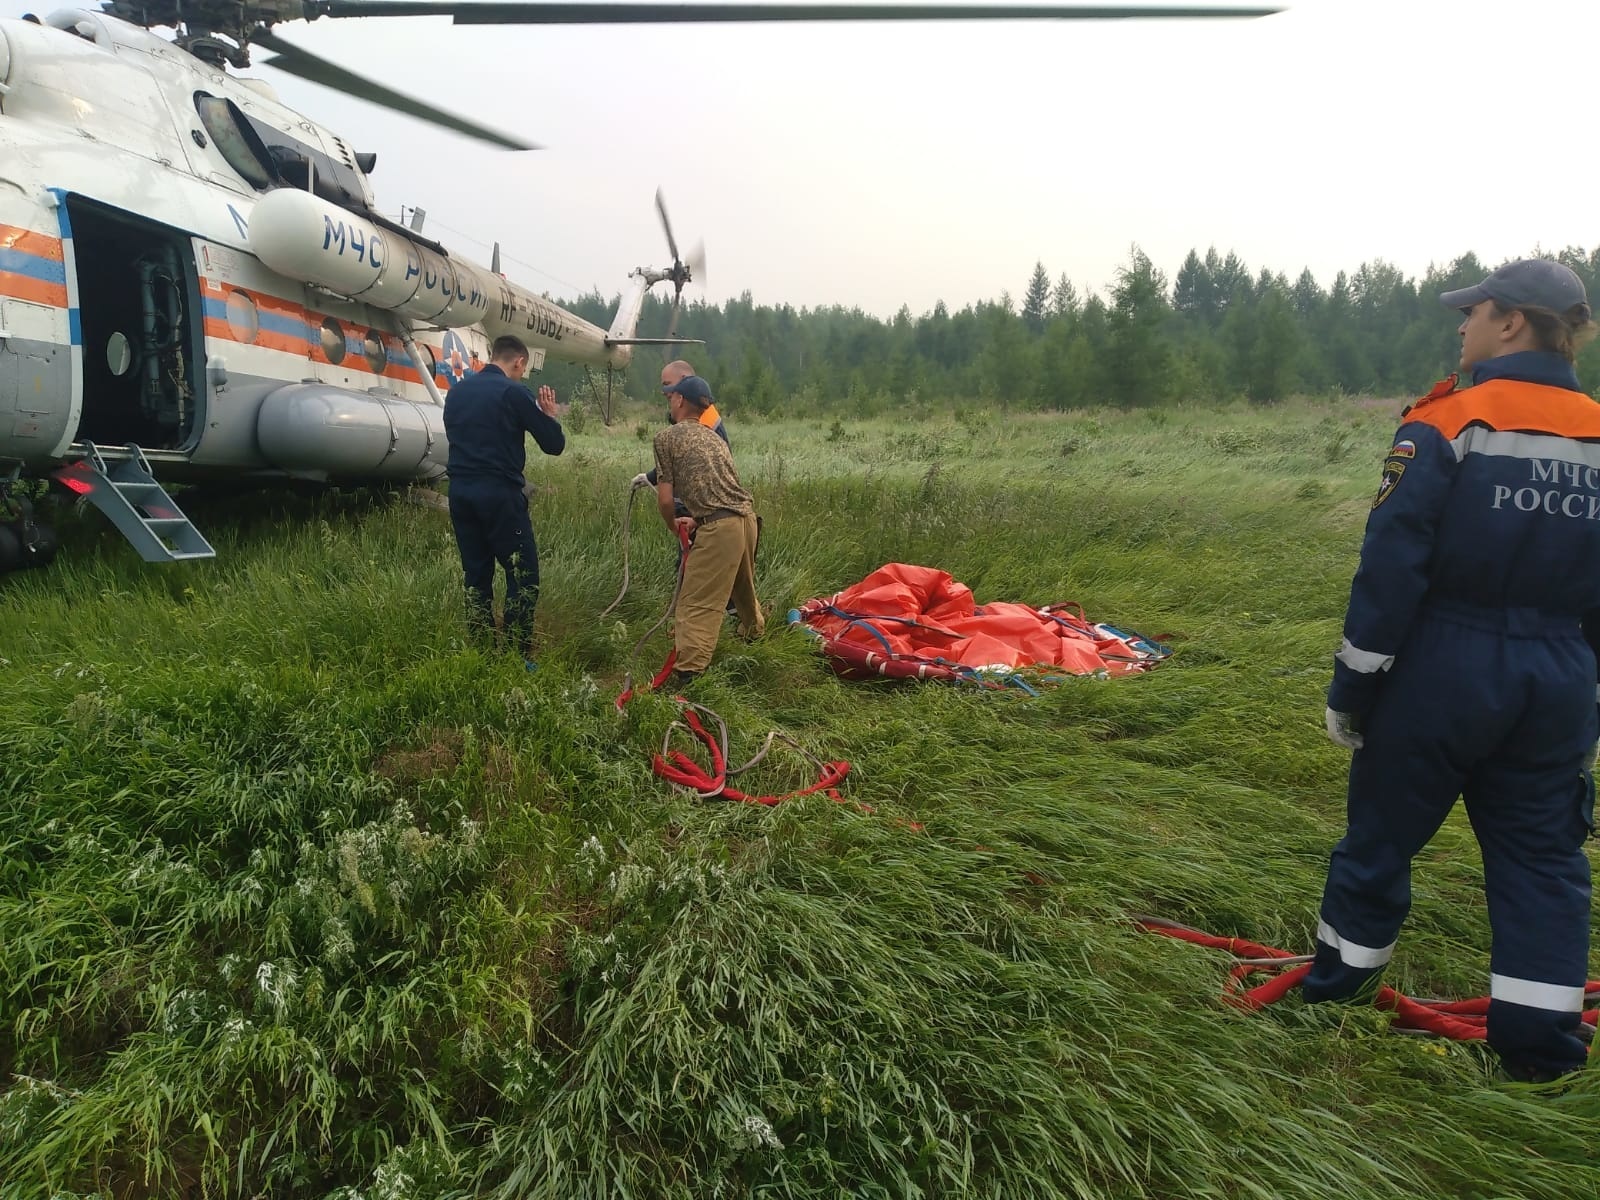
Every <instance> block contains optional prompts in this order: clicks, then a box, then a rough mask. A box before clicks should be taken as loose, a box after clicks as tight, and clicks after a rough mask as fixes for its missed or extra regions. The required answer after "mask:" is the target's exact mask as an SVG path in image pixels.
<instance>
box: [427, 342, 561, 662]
mask: <svg viewBox="0 0 1600 1200" xmlns="http://www.w3.org/2000/svg"><path fill="white" fill-rule="evenodd" d="M489 360H490V361H489V364H488V365H487V366H485V367H484V368H483V369H482V370H481V371H479V372H478V373H477V374H475V375H470V376H468V377H467V378H465V379H463V380H461V382H459V383H457V384H456V385H455V386H454V387H452V388H451V389H450V392H449V394H448V395H447V396H446V398H445V405H444V430H445V435H446V437H448V438H449V441H450V458H449V471H450V524H451V525H452V526H453V527H454V529H455V534H456V547H457V548H458V549H459V550H460V552H461V570H462V572H463V574H464V575H465V577H466V588H467V626H468V628H469V629H470V630H471V631H472V632H473V634H474V635H475V636H477V637H479V638H480V639H482V640H483V641H485V642H492V641H493V639H494V565H495V563H496V562H498V563H499V564H500V565H501V566H502V567H503V568H505V573H506V611H505V636H506V641H507V643H508V644H509V645H510V646H511V647H513V648H515V649H517V650H519V651H521V653H522V655H523V659H524V661H525V662H526V663H527V665H528V667H529V669H530V670H531V669H532V667H533V665H534V663H533V646H532V638H533V610H534V606H535V605H536V604H538V602H539V547H538V544H537V543H536V542H535V541H534V538H533V522H532V520H530V519H529V516H528V497H527V494H526V492H525V491H524V487H525V484H526V481H525V480H524V479H523V477H522V471H523V467H524V466H525V465H526V463H527V452H526V442H525V437H526V435H527V434H530V433H531V434H532V435H533V440H534V441H535V442H537V443H538V445H539V449H541V450H543V451H544V452H545V453H546V454H560V453H561V451H562V450H564V449H566V445H567V438H566V434H565V433H563V432H562V429H561V424H560V422H558V421H557V420H556V419H555V413H556V394H555V392H554V391H553V390H552V389H551V388H548V387H541V388H540V389H539V398H538V400H537V402H536V401H535V400H534V398H533V394H532V393H531V392H529V391H528V389H527V388H526V387H524V386H523V385H522V382H521V380H522V377H523V375H525V374H526V373H527V370H528V348H527V347H526V346H525V345H523V344H522V342H521V341H519V340H518V339H517V338H514V337H500V338H496V339H495V341H494V345H493V346H492V347H490V351H489Z"/></svg>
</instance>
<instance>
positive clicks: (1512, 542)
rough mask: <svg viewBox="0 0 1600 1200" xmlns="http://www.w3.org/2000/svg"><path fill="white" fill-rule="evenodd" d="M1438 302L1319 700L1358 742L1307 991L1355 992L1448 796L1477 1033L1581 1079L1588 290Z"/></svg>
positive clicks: (1590, 509)
mask: <svg viewBox="0 0 1600 1200" xmlns="http://www.w3.org/2000/svg"><path fill="white" fill-rule="evenodd" d="M1440 299H1441V300H1442V301H1443V302H1444V304H1445V305H1446V306H1447V307H1450V308H1454V309H1458V310H1459V311H1460V312H1461V313H1462V314H1464V318H1465V319H1464V320H1463V321H1462V322H1461V327H1460V330H1459V332H1460V334H1461V369H1462V370H1464V371H1470V372H1471V375H1472V384H1471V386H1469V387H1465V388H1460V389H1457V388H1456V387H1455V384H1456V377H1455V376H1452V377H1451V378H1450V379H1447V380H1445V381H1444V382H1442V383H1440V384H1439V385H1438V386H1436V387H1435V388H1434V389H1433V391H1432V392H1430V393H1429V394H1428V395H1427V396H1426V397H1424V398H1423V399H1422V400H1419V401H1418V402H1417V403H1416V404H1415V405H1413V406H1412V407H1410V408H1409V409H1407V410H1406V412H1405V414H1404V416H1405V423H1404V424H1402V425H1401V426H1400V429H1399V431H1398V432H1397V433H1396V435H1395V439H1394V446H1393V448H1392V449H1391V450H1390V451H1389V454H1388V457H1387V459H1386V461H1385V462H1384V466H1383V476H1382V481H1381V483H1380V485H1379V487H1378V491H1377V495H1376V496H1375V497H1374V498H1373V501H1372V511H1371V513H1370V514H1369V516H1368V519H1367V530H1366V537H1365V540H1364V541H1363V542H1362V545H1361V563H1360V567H1359V568H1358V569H1357V571H1356V575H1355V579H1354V581H1353V583H1352V584H1351V588H1350V605H1349V609H1348V611H1347V613H1346V616H1345V623H1344V641H1343V644H1342V645H1341V647H1340V649H1339V652H1338V654H1337V655H1336V656H1335V662H1334V669H1333V670H1334V673H1333V684H1332V686H1331V687H1330V688H1329V690H1328V706H1327V713H1326V723H1327V727H1328V734H1329V736H1330V737H1331V738H1332V739H1333V740H1334V741H1335V742H1337V743H1338V744H1339V745H1341V746H1345V747H1347V748H1349V749H1351V750H1353V751H1354V752H1355V753H1354V755H1353V757H1352V760H1351V765H1350V781H1349V790H1348V812H1347V820H1348V826H1347V830H1346V833H1345V836H1344V838H1343V840H1342V841H1340V842H1339V844H1338V846H1336V847H1335V848H1334V851H1333V855H1332V860H1331V862H1330V864H1329V868H1328V879H1327V885H1326V888H1325V890H1324V892H1323V897H1322V910H1321V920H1320V922H1319V924H1318V927H1317V953H1316V960H1315V962H1314V963H1313V964H1312V968H1311V971H1310V974H1309V975H1308V976H1307V977H1306V979H1305V981H1304V985H1303V987H1304V990H1303V995H1304V997H1305V999H1306V1000H1308V1001H1319V1000H1337V999H1343V998H1347V997H1352V996H1357V995H1366V994H1367V993H1369V992H1370V991H1372V990H1374V989H1375V988H1376V986H1377V976H1378V974H1379V972H1381V971H1382V969H1383V967H1384V965H1385V964H1386V963H1387V962H1388V961H1389V958H1390V956H1391V955H1392V954H1393V953H1394V947H1395V940H1396V938H1397V937H1398V935H1399V932H1400V926H1401V923H1402V922H1403V921H1404V920H1405V917H1406V913H1407V910H1408V909H1409V908H1410V905H1411V860H1412V858H1413V857H1414V856H1415V855H1416V854H1417V852H1418V851H1420V850H1421V849H1422V847H1423V846H1425V845H1426V844H1427V843H1428V841H1429V839H1431V838H1432V837H1433V835H1434V834H1435V833H1436V832H1437V831H1438V829H1439V826H1440V825H1441V824H1443V822H1444V820H1445V817H1446V816H1447V815H1448V814H1449V812H1450V809H1451V808H1452V807H1453V806H1454V804H1455V801H1456V797H1457V796H1461V797H1462V798H1463V799H1464V801H1465V803H1466V809H1467V816H1468V819H1469V820H1470V821H1471V822H1472V829H1473V832H1474V833H1475V834H1476V835H1477V838H1478V843H1479V845H1480V846H1481V847H1482V850H1483V869H1484V886H1485V891H1486V893H1487V899H1488V905H1489V923H1490V926H1491V928H1492V930H1493V948H1492V952H1491V961H1490V972H1491V974H1490V977H1489V990H1490V1001H1489V1018H1488V1040H1489V1045H1490V1046H1491V1047H1492V1048H1493V1049H1494V1050H1495V1051H1496V1052H1497V1053H1498V1054H1499V1056H1500V1061H1501V1064H1502V1067H1503V1068H1504V1070H1505V1072H1506V1074H1507V1075H1508V1076H1510V1077H1511V1078H1513V1079H1517V1080H1523V1081H1528V1082H1546V1081H1551V1080H1554V1079H1556V1078H1559V1077H1560V1076H1563V1075H1566V1074H1569V1073H1571V1072H1573V1071H1576V1070H1578V1069H1580V1068H1581V1067H1582V1066H1583V1065H1584V1062H1585V1050H1584V1044H1583V1042H1582V1040H1580V1038H1579V1036H1578V1028H1579V1023H1580V1019H1581V1014H1582V1011H1583V1005H1584V981H1585V979H1586V977H1587V970H1588V960H1589V862H1588V859H1587V858H1586V857H1585V855H1584V849H1583V844H1584V842H1585V840H1587V839H1588V837H1589V836H1590V835H1591V834H1592V833H1593V824H1594V784H1593V776H1592V771H1593V767H1594V759H1595V742H1596V738H1597V736H1600V719H1597V714H1596V700H1597V695H1600V693H1597V684H1596V675H1595V652H1594V649H1593V646H1594V644H1595V643H1597V642H1600V404H1596V403H1595V402H1594V401H1593V400H1591V399H1590V398H1589V397H1588V396H1586V395H1584V394H1583V393H1582V392H1581V391H1579V389H1578V378H1577V375H1576V373H1575V372H1574V370H1573V360H1574V355H1575V352H1576V349H1577V347H1578V346H1579V345H1580V344H1581V343H1582V342H1583V341H1584V340H1585V339H1586V337H1587V336H1588V335H1590V334H1591V333H1592V332H1593V325H1592V323H1591V320H1590V309H1589V302H1588V297H1587V296H1586V295H1585V293H1584V289H1583V284H1582V281H1581V280H1579V278H1578V277H1577V275H1575V274H1574V273H1573V272H1572V271H1570V270H1568V269H1567V268H1566V267H1564V266H1562V265H1560V264H1559V263H1555V262H1549V261H1544V260H1540V259H1529V260H1524V261H1521V262H1514V263H1510V264H1508V265H1506V266H1504V267H1501V268H1500V269H1499V270H1497V271H1495V272H1494V273H1493V274H1492V275H1490V276H1489V277H1488V278H1487V279H1485V280H1484V281H1483V282H1482V283H1480V284H1477V285H1475V286H1473V287H1468V288H1463V289H1461V290H1460V291H1455V292H1447V293H1445V294H1444V295H1443V296H1441V297H1440Z"/></svg>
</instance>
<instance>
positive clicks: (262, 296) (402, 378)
mask: <svg viewBox="0 0 1600 1200" xmlns="http://www.w3.org/2000/svg"><path fill="white" fill-rule="evenodd" d="M200 290H201V291H202V292H203V293H204V294H205V295H206V296H209V297H211V298H212V299H215V300H222V301H224V302H225V301H226V300H227V299H228V297H229V296H231V295H232V294H233V293H235V292H237V293H239V294H240V295H242V296H245V297H247V298H248V299H249V300H250V301H251V302H253V303H254V304H255V306H256V308H257V310H258V311H259V312H261V313H266V314H270V315H272V316H275V317H279V318H282V319H285V320H290V321H295V322H298V323H299V324H300V325H302V326H303V327H304V328H305V333H304V334H301V335H298V336H296V335H293V334H289V333H285V332H281V331H279V330H275V329H266V328H258V329H257V332H256V336H255V337H253V338H242V337H240V336H239V335H238V334H237V333H235V332H234V329H233V326H232V324H231V323H230V322H228V321H227V320H224V319H223V318H220V317H207V318H206V322H205V328H206V336H207V337H210V338H220V339H221V340H223V341H228V342H234V343H236V344H238V345H242V346H259V347H261V348H262V349H264V350H278V351H281V352H283V353H286V354H293V355H296V356H297V357H299V358H308V359H310V360H311V361H312V362H314V363H318V364H321V365H323V366H328V367H332V368H334V369H335V370H339V371H357V372H359V373H361V374H363V375H373V376H376V377H379V378H382V379H388V380H393V381H395V382H399V383H415V384H421V383H422V376H421V375H420V374H419V373H418V372H417V369H416V368H415V367H412V366H406V365H403V364H399V363H393V362H386V363H385V365H384V369H383V370H382V371H374V370H373V369H372V364H371V363H369V362H368V361H367V359H366V356H365V355H363V354H355V353H347V354H346V355H345V358H344V361H343V362H339V363H335V362H333V361H331V360H330V359H329V358H328V356H327V354H326V352H325V351H324V350H323V348H322V337H321V333H320V330H321V328H322V322H323V321H324V320H326V319H327V318H328V314H326V313H320V312H317V311H316V310H315V309H309V308H307V307H306V306H305V305H303V304H298V303H296V302H295V301H293V300H285V299H284V298H283V297H282V296H274V295H272V294H270V293H268V292H258V291H255V290H254V289H252V288H244V287H235V286H234V285H233V284H228V283H217V282H215V281H213V280H209V279H202V280H201V281H200ZM334 319H335V320H338V321H339V325H340V328H345V327H346V326H348V325H349V324H350V322H349V321H348V320H344V319H340V318H334ZM378 336H379V337H380V338H381V339H382V340H383V346H384V353H385V354H386V355H387V354H388V353H390V352H391V351H399V352H400V353H404V352H405V347H404V345H403V344H402V343H401V341H400V339H399V338H397V337H394V336H393V335H392V334H388V333H385V332H383V331H382V330H379V331H378ZM430 349H432V350H433V352H434V357H435V358H438V357H440V356H441V355H442V354H443V351H442V349H441V348H440V347H437V346H434V347H430Z"/></svg>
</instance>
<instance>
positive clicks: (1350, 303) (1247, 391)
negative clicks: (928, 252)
mask: <svg viewBox="0 0 1600 1200" xmlns="http://www.w3.org/2000/svg"><path fill="white" fill-rule="evenodd" d="M1535 253H1541V252H1538V251H1536V252H1535ZM1544 256H1545V257H1550V258H1555V259H1558V260H1559V261H1561V262H1564V263H1566V264H1567V265H1568V266H1570V267H1572V268H1573V270H1575V271H1576V272H1577V273H1578V274H1579V275H1580V276H1581V277H1582V278H1583V281H1584V284H1585V286H1586V287H1587V288H1588V289H1589V294H1590V295H1591V297H1592V296H1594V294H1595V285H1596V279H1597V276H1600V248H1597V249H1595V250H1593V251H1586V250H1583V249H1580V248H1578V247H1569V248H1568V249H1566V250H1563V251H1561V252H1560V253H1557V254H1545V255H1544ZM1490 269H1491V268H1490V267H1489V266H1486V265H1485V264H1484V263H1482V262H1481V261H1479V259H1478V258H1477V256H1476V255H1474V254H1470V253H1469V254H1466V255H1463V256H1462V257H1461V258H1459V259H1457V260H1456V261H1455V262H1453V263H1451V264H1449V265H1448V266H1447V267H1442V268H1441V267H1430V268H1429V269H1428V271H1427V272H1426V274H1424V275H1423V276H1422V277H1421V278H1420V279H1413V278H1410V277H1407V276H1406V275H1404V274H1403V273H1402V272H1400V271H1399V270H1397V269H1396V268H1395V267H1393V266H1391V265H1390V264H1388V263H1386V262H1383V261H1381V260H1379V261H1375V262H1370V263H1363V264H1362V265H1361V267H1360V268H1359V269H1358V270H1357V271H1355V272H1354V274H1347V273H1346V272H1343V271H1341V272H1339V274H1338V275H1337V276H1336V277H1335V278H1334V280H1333V281H1332V284H1331V285H1330V286H1328V287H1326V288H1324V287H1323V286H1322V285H1321V284H1320V283H1319V282H1318V281H1317V280H1316V279H1315V278H1314V277H1313V276H1312V274H1311V272H1310V271H1309V270H1307V271H1302V272H1301V273H1300V275H1299V276H1298V277H1297V278H1296V279H1294V280H1293V281H1291V280H1290V279H1289V278H1288V277H1287V276H1285V275H1283V274H1281V273H1276V274H1275V273H1273V272H1272V271H1270V270H1266V269H1263V270H1261V271H1259V272H1257V273H1252V272H1251V271H1250V269H1249V268H1248V267H1247V266H1246V265H1245V264H1244V262H1242V261H1241V260H1240V259H1239V258H1238V256H1237V255H1235V254H1232V253H1229V254H1226V255H1219V254H1218V253H1217V251H1216V250H1215V249H1211V250H1208V251H1207V252H1206V253H1205V254H1203V255H1202V254H1200V253H1198V252H1197V251H1190V253H1189V256H1188V257H1187V258H1186V259H1185V260H1184V262H1183V263H1182V265H1181V266H1180V267H1179V268H1178V271H1177V273H1176V275H1175V276H1173V277H1172V278H1171V280H1170V281H1169V279H1168V277H1167V275H1166V274H1165V272H1163V271H1161V270H1159V269H1158V268H1157V267H1156V266H1155V265H1154V264H1153V263H1152V262H1151V261H1150V259H1149V258H1148V257H1147V256H1146V255H1145V254H1144V253H1143V252H1142V251H1140V250H1139V249H1138V248H1137V247H1134V248H1133V250H1132V252H1131V253H1130V256H1129V259H1128V261H1127V263H1126V264H1124V265H1123V266H1121V267H1119V268H1118V270H1117V272H1116V279H1115V282H1114V283H1113V284H1112V285H1111V287H1110V288H1109V289H1108V291H1107V294H1106V295H1105V296H1104V297H1102V296H1101V295H1099V294H1098V293H1096V292H1094V291H1091V290H1087V289H1084V290H1080V289H1079V288H1078V287H1077V286H1076V285H1075V284H1074V283H1073V282H1072V281H1071V280H1069V279H1068V278H1067V277H1066V276H1065V275H1060V276H1058V277H1055V278H1053V279H1052V277H1051V275H1050V273H1049V272H1048V271H1047V270H1046V269H1045V266H1044V264H1043V263H1040V264H1038V265H1036V266H1035V268H1034V271H1033V274H1032V276H1031V277H1030V278H1029V279H1028V281H1027V282H1026V284H1025V285H1024V287H1023V289H1022V292H1021V295H1022V299H1021V302H1020V303H1018V302H1017V301H1016V300H1015V299H1014V298H1013V297H1012V296H1011V294H1010V293H1009V292H1008V293H1004V294H1002V295H1001V296H1000V298H999V299H998V300H992V301H984V302H980V303H978V304H973V305H969V306H967V307H965V308H963V309H961V310H959V311H957V312H951V311H949V310H948V309H947V308H946V307H945V305H944V304H943V302H940V303H939V304H936V305H935V306H934V307H933V310H932V311H931V312H927V313H924V314H922V315H921V316H913V315H912V314H911V312H910V310H909V309H907V308H902V309H901V310H900V312H899V313H898V314H896V316H895V317H894V318H893V319H892V320H889V321H884V320H882V319H880V318H877V317H874V316H869V315H867V314H865V313H863V312H861V311H860V310H859V309H847V308H842V307H828V308H814V309H795V308H793V307H791V306H789V305H786V304H785V305H776V306H772V305H758V304H756V303H755V302H754V301H753V300H752V298H751V296H750V294H749V293H748V292H747V293H745V294H744V295H743V296H741V297H740V298H739V299H737V300H730V301H728V302H727V303H726V304H722V305H708V304H705V303H694V304H687V305H686V306H685V308H684V311H683V313H682V314H681V316H680V318H679V322H678V332H679V333H681V334H683V335H684V336H688V337H696V338H702V339H704V340H705V343H706V344H705V345H704V346H686V347H684V348H683V350H682V353H683V356H684V357H687V358H689V359H690V360H691V361H692V362H693V363H694V364H695V367H696V369H697V370H699V371H700V372H701V373H702V374H703V375H705V376H706V377H707V378H709V379H710V380H711V382H712V386H713V388H714V389H715V390H716V393H717V396H718V399H719V401H720V402H722V403H723V404H725V405H727V406H728V407H730V408H733V407H742V408H747V409H754V410H756V411H760V412H778V411H781V410H783V409H785V408H787V407H790V406H791V405H793V404H795V403H801V404H805V405H807V406H814V407H821V408H826V409H828V410H830V411H850V412H856V413H859V414H862V415H871V414H874V413H880V412H884V411H887V410H889V409H892V408H895V407H899V406H902V405H905V404H908V403H914V402H916V401H918V400H948V399H960V398H970V399H972V400H975V401H979V402H983V403H987V404H993V405H995V406H996V407H999V408H1002V409H1033V410H1047V409H1066V408H1078V407H1083V406H1087V405H1095V404H1116V405H1122V406H1127V407H1133V406H1142V405H1162V404H1171V403H1175V402H1179V401H1195V400H1198V401H1207V400H1227V399H1235V398H1239V397H1243V398H1245V399H1248V400H1250V401H1253V402H1256V403H1261V404H1267V403H1272V402H1274V401H1277V400H1281V399H1284V398H1286V397H1288V396H1292V395H1296V394H1304V393H1313V394H1336V393H1340V392H1342V393H1347V394H1352V395H1360V394H1377V395H1385V396H1391V395H1392V396H1404V395H1411V394H1421V392H1422V391H1425V390H1426V389H1427V388H1428V386H1429V385H1431V384H1432V383H1433V381H1434V380H1436V379H1438V378H1441V377H1443V376H1444V375H1447V374H1449V373H1450V372H1451V371H1453V370H1454V369H1455V366H1456V360H1457V357H1458V352H1459V340H1458V338H1457V336H1456V332H1455V329H1456V324H1457V322H1456V320H1454V319H1453V318H1452V316H1451V314H1449V313H1448V312H1445V311H1444V310H1442V309H1441V308H1440V307H1439V303H1438V299H1437V297H1438V294H1439V293H1440V292H1442V291H1445V290H1448V289H1450V288H1455V287H1462V286H1465V285H1467V284H1470V283H1476V282H1477V281H1479V280H1480V279H1482V278H1483V277H1484V276H1485V275H1486V274H1487V273H1488V272H1489V270H1490ZM558 302H559V303H561V304H563V305H564V306H565V307H567V308H569V309H571V310H572V311H574V312H576V313H578V314H579V315H581V316H583V317H586V318H587V319H589V320H592V321H594V322H595V323H596V324H598V325H601V326H602V327H603V326H606V325H608V324H609V323H610V320H611V316H612V314H613V313H614V312H615V310H616V303H617V302H616V299H615V298H612V299H609V300H608V299H606V298H604V297H602V296H601V295H600V294H599V293H597V292H595V293H590V294H588V295H585V296H580V297H578V298H576V299H565V300H558ZM670 309H671V296H670V293H666V292H665V291H664V290H659V291H658V292H657V293H656V294H653V295H651V296H650V297H648V298H647V299H646V305H645V309H644V316H643V320H642V321H641V325H640V335H641V336H645V337H662V336H665V335H666V333H667V323H668V319H669V316H670ZM666 357H667V356H666V354H665V353H664V352H661V351H658V350H656V348H654V347H641V348H640V349H639V351H638V352H637V354H636V356H635V359H634V366H633V367H632V368H631V369H630V371H629V372H628V373H627V376H628V377H627V378H626V380H618V381H617V383H618V384H619V385H620V386H621V387H622V388H623V390H624V391H625V393H626V394H627V395H629V396H632V397H634V398H636V399H646V398H649V397H654V396H657V395H658V392H657V387H656V384H657V378H656V372H657V369H658V367H659V366H660V364H661V363H662V362H664V361H665V360H666ZM1578 369H1579V377H1580V378H1581V379H1582V380H1583V382H1584V384H1585V385H1586V386H1587V387H1588V388H1589V389H1590V391H1591V394H1594V393H1595V390H1596V388H1597V386H1600V344H1591V345H1590V346H1589V348H1588V349H1587V350H1586V351H1585V353H1584V355H1583V356H1582V357H1581V358H1580V360H1579V365H1578ZM544 378H545V380H546V381H547V382H550V383H552V384H554V385H555V386H556V387H557V388H558V389H561V390H563V391H564V392H565V393H567V394H572V393H574V392H575V391H578V390H581V388H582V387H583V385H584V382H585V377H584V373H583V371H582V370H581V369H580V368H573V367H569V366H566V365H565V364H551V365H550V366H549V367H548V368H547V369H546V371H545V375H544ZM601 386H602V387H603V386H604V383H603V380H602V381H601Z"/></svg>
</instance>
